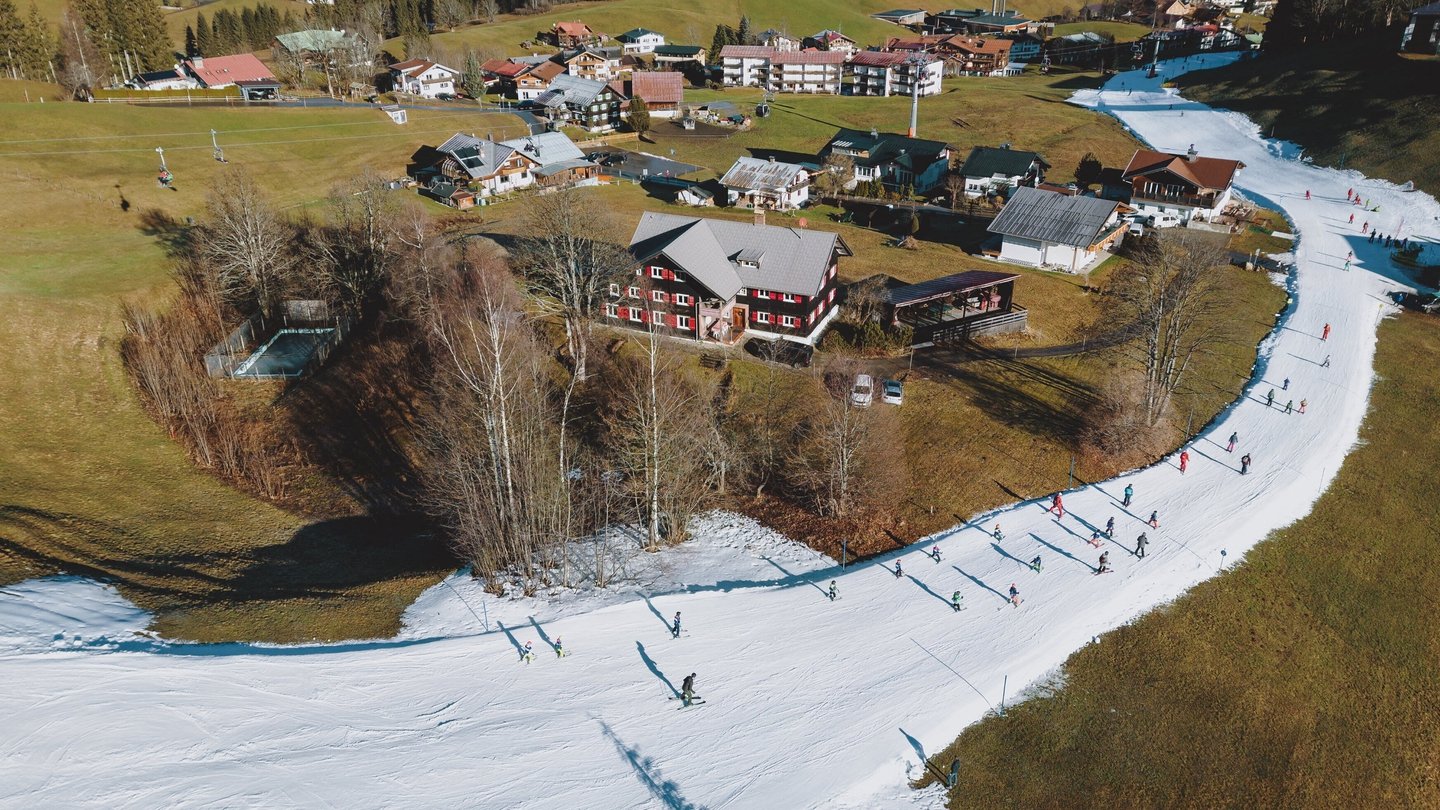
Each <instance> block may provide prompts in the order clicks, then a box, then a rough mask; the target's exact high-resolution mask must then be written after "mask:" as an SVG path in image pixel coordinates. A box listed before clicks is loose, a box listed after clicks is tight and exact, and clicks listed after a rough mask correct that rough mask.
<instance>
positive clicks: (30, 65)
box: [22, 2, 60, 81]
mask: <svg viewBox="0 0 1440 810" xmlns="http://www.w3.org/2000/svg"><path fill="white" fill-rule="evenodd" d="M59 51H60V42H59V40H57V39H56V37H55V34H54V33H53V32H52V31H51V30H50V23H49V22H48V21H47V20H46V19H45V17H44V16H43V15H42V14H41V13H40V8H39V7H38V6H36V5H35V3H33V2H32V3H31V4H30V16H29V18H28V19H27V20H26V22H25V48H24V54H25V55H24V57H23V58H22V63H23V65H24V68H25V72H26V74H27V75H28V76H29V77H30V78H32V79H36V80H41V81H43V80H45V79H47V78H50V63H51V60H53V59H54V58H55V55H56V54H57V53H58V52H59Z"/></svg>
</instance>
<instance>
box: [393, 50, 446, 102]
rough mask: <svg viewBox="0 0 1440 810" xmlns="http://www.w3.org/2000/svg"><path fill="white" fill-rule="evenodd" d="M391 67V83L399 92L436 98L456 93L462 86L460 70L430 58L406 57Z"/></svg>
mask: <svg viewBox="0 0 1440 810" xmlns="http://www.w3.org/2000/svg"><path fill="white" fill-rule="evenodd" d="M389 67H390V83H391V86H392V87H394V88H395V92H397V93H409V94H411V95H415V96H421V97H422V98H435V97H436V96H438V95H440V94H441V93H454V92H455V91H456V89H457V88H459V86H460V71H458V70H456V69H454V68H449V67H445V66H444V65H442V64H440V63H438V62H431V61H430V60H429V59H406V60H405V61H403V62H396V63H395V64H393V65H390V66H389Z"/></svg>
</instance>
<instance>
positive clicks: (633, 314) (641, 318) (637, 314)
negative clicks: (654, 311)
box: [630, 307, 645, 323]
mask: <svg viewBox="0 0 1440 810" xmlns="http://www.w3.org/2000/svg"><path fill="white" fill-rule="evenodd" d="M630 320H632V321H634V322H635V323H644V322H645V310H643V309H637V308H635V307H631V308H630Z"/></svg>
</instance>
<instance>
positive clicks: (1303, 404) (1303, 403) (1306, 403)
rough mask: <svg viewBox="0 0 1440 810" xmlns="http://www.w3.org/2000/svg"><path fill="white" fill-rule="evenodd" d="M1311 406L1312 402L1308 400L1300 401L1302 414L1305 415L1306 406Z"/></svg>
mask: <svg viewBox="0 0 1440 810" xmlns="http://www.w3.org/2000/svg"><path fill="white" fill-rule="evenodd" d="M1309 404H1310V400H1308V399H1302V400H1300V413H1305V406H1306V405H1309Z"/></svg>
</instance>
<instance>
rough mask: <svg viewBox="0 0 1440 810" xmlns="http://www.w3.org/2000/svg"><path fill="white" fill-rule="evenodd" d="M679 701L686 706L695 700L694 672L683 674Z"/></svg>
mask: <svg viewBox="0 0 1440 810" xmlns="http://www.w3.org/2000/svg"><path fill="white" fill-rule="evenodd" d="M680 701H681V702H682V703H684V704H685V705H686V706H689V705H690V704H692V703H694V702H695V673H693V672H692V673H690V674H689V675H686V676H685V680H683V681H681V682H680Z"/></svg>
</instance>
